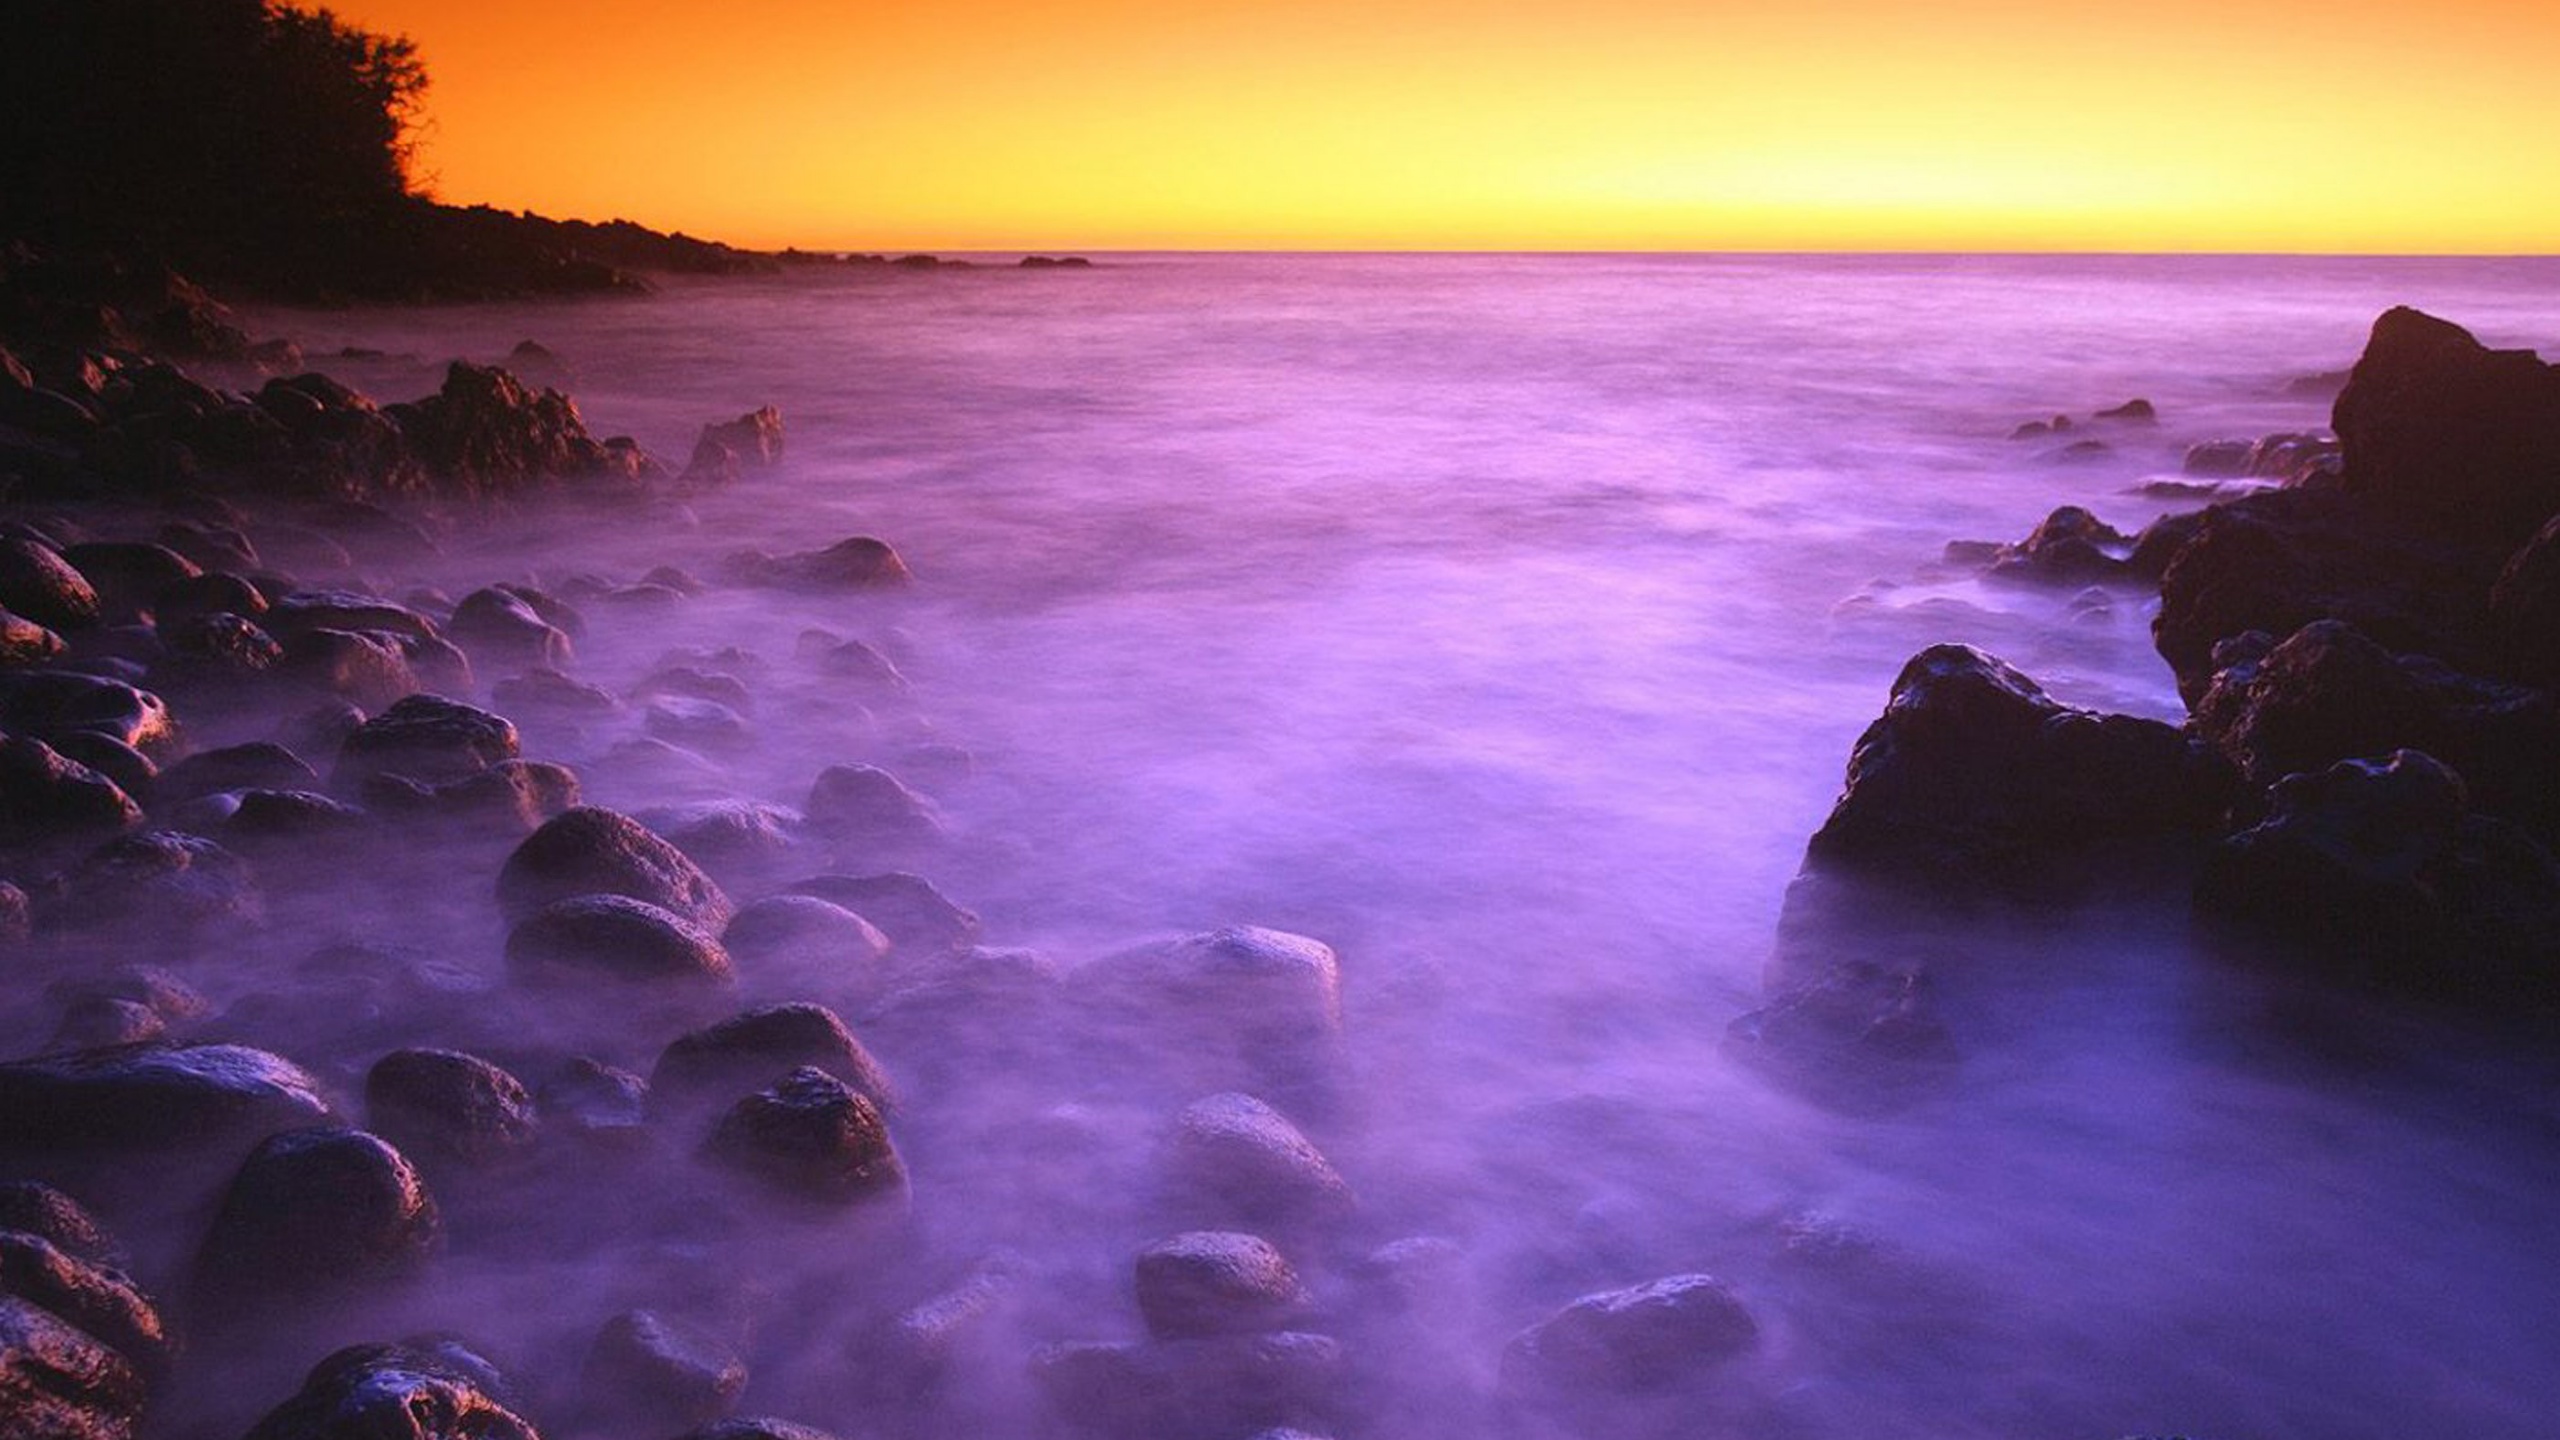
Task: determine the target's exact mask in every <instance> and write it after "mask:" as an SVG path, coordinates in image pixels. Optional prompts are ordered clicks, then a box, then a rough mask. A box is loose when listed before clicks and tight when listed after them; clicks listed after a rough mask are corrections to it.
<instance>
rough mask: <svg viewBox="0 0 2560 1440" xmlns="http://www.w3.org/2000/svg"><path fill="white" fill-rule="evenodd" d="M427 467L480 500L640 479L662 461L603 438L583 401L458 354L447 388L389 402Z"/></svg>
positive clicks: (451, 486)
mask: <svg viewBox="0 0 2560 1440" xmlns="http://www.w3.org/2000/svg"><path fill="white" fill-rule="evenodd" d="M384 413H386V414H387V415H389V416H390V417H391V418H392V419H393V420H394V421H395V422H397V423H398V425H399V426H400V431H401V434H402V435H403V437H405V438H406V440H407V442H408V444H409V446H410V447H411V448H412V449H413V450H414V451H415V453H416V454H417V456H418V458H419V460H420V462H421V463H422V464H423V465H424V466H425V468H426V470H427V472H428V473H429V474H430V475H432V476H435V477H437V478H438V479H439V480H440V481H441V482H442V484H443V486H444V487H445V488H447V489H449V490H451V491H454V492H456V493H458V494H460V495H463V496H465V497H469V498H475V499H489V498H498V497H502V496H506V495H511V494H516V493H520V492H523V491H525V490H528V489H531V488H534V487H536V486H540V485H545V484H552V483H557V482H562V481H570V480H619V481H625V482H629V481H637V480H642V479H646V478H648V477H650V476H651V475H654V474H656V473H658V472H657V469H656V464H655V462H654V461H651V460H650V459H649V458H648V457H647V456H646V455H643V454H641V453H640V452H639V451H638V450H637V449H632V448H616V447H614V446H612V445H609V444H606V443H604V442H600V441H598V440H597V439H596V438H595V436H594V435H592V434H590V433H589V432H588V430H587V422H586V420H585V419H584V418H583V417H582V416H580V415H579V414H578V406H577V402H575V401H573V400H571V399H570V398H569V397H568V396H566V395H563V394H561V393H560V392H559V391H557V390H541V391H536V390H531V389H528V388H527V387H526V386H525V385H524V383H523V382H521V381H519V380H517V379H516V377H514V376H513V375H510V374H508V373H507V372H506V371H504V370H501V369H498V368H497V367H495V366H481V365H473V364H470V363H468V362H466V361H461V360H456V361H454V362H453V364H452V365H451V367H449V368H448V369H447V370H446V371H445V379H444V387H443V388H442V389H440V390H438V391H437V392H436V393H435V394H433V395H430V396H428V397H426V398H425V399H423V400H415V401H410V402H408V403H406V404H402V405H392V406H388V407H385V411H384Z"/></svg>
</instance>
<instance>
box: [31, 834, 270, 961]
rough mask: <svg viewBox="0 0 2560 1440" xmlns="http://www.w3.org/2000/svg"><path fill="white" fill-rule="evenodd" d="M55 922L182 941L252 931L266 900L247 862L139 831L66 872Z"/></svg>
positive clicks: (215, 848)
mask: <svg viewBox="0 0 2560 1440" xmlns="http://www.w3.org/2000/svg"><path fill="white" fill-rule="evenodd" d="M53 915H54V919H55V922H56V923H57V924H60V925H63V926H66V927H71V928H78V929H102V930H111V931H122V932H128V933H134V934H151V935H165V936H171V937H181V936H188V935H197V934H202V933H207V932H212V931H219V930H237V929H245V928H249V927H253V926H255V925H256V924H258V923H259V922H260V921H261V920H263V919H264V918H265V915H266V902H265V900H264V898H263V897H262V896H261V895H260V893H259V890H258V884H257V879H256V876H255V875H254V874H252V873H251V871H250V868H249V863H248V862H247V861H245V860H243V859H241V858H240V857H239V856H238V855H236V854H233V853H232V852H231V851H230V850H228V849H225V848H224V847H223V846H221V845H219V844H216V843H215V842H213V841H211V840H208V839H206V838H205V837H203V836H201V835H188V834H183V833H181V832H179V831H175V830H146V831H143V832H141V833H139V834H133V835H125V836H121V837H119V838H117V839H114V840H110V841H108V842H107V843H106V844H104V845H102V846H100V847H98V848H97V849H96V850H94V851H92V852H91V853H90V854H89V856H88V858H86V859H84V860H82V861H81V862H80V863H79V864H78V865H76V866H74V867H72V869H71V871H70V873H69V876H68V877H67V882H66V888H65V894H64V897H63V899H62V900H61V901H60V902H58V904H57V905H56V906H55V907H54V910H53Z"/></svg>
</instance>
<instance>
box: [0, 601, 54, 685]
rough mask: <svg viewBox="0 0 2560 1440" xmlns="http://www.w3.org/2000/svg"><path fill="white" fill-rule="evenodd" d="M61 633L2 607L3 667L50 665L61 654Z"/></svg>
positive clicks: (0, 647) (0, 642) (0, 651)
mask: <svg viewBox="0 0 2560 1440" xmlns="http://www.w3.org/2000/svg"><path fill="white" fill-rule="evenodd" d="M62 649H63V646H62V637H61V636H59V635H56V634H54V633H53V632H52V631H51V630H48V629H46V628H45V627H43V626H42V625H39V624H37V623H36V622H34V621H33V620H30V619H28V618H27V617H26V616H24V615H20V614H18V613H17V612H15V611H13V610H9V609H7V608H5V607H0V669H9V670H21V669H33V668H36V667H39V666H44V665H50V664H52V663H53V662H54V661H56V660H58V659H60V658H61V657H62Z"/></svg>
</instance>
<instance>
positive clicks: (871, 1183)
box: [704, 1066, 907, 1208]
mask: <svg viewBox="0 0 2560 1440" xmlns="http://www.w3.org/2000/svg"><path fill="white" fill-rule="evenodd" d="M704 1153H705V1154H706V1155H708V1156H709V1157H710V1158H711V1159H712V1160H713V1161H714V1162H716V1163H718V1164H719V1165H721V1166H723V1167H724V1168H726V1169H728V1170H730V1171H732V1172H734V1173H737V1174H739V1175H743V1176H746V1177H748V1178H750V1179H752V1180H754V1181H756V1182H758V1183H759V1184H760V1185H762V1186H763V1187H764V1188H765V1189H766V1190H767V1191H768V1192H769V1193H772V1194H775V1195H778V1196H781V1197H785V1198H788V1199H792V1200H797V1201H802V1202H806V1203H810V1204H815V1205H819V1206H824V1207H829V1208H846V1207H851V1206H857V1205H869V1204H872V1203H875V1202H886V1203H890V1204H893V1205H895V1206H897V1207H899V1208H903V1207H904V1206H905V1203H906V1195H907V1172H906V1167H905V1165H904V1164H902V1163H901V1162H900V1161H899V1159H898V1152H897V1150H896V1148H895V1147H894V1146H892V1145H891V1144H890V1141H889V1127H888V1124H887V1122H885V1121H883V1120H882V1119H881V1118H880V1110H879V1107H878V1106H876V1105H873V1104H872V1103H871V1102H870V1101H869V1100H867V1099H865V1098H863V1096H862V1095H861V1093H860V1092H858V1091H855V1090H853V1089H852V1088H850V1087H848V1086H847V1085H846V1084H845V1083H844V1082H843V1081H841V1080H838V1079H837V1078H836V1077H834V1076H833V1075H830V1074H828V1073H827V1072H826V1071H824V1070H818V1069H814V1068H810V1067H805V1066H804V1067H802V1068H800V1069H798V1070H794V1071H792V1072H791V1073H790V1074H789V1075H788V1076H786V1077H784V1078H783V1080H782V1082H781V1083H780V1084H777V1085H775V1086H774V1087H773V1088H772V1089H770V1090H766V1091H763V1092H761V1093H758V1094H755V1095H750V1096H748V1097H747V1098H746V1099H744V1100H741V1101H739V1102H738V1103H737V1104H736V1105H735V1106H734V1107H732V1108H731V1109H730V1111H729V1113H728V1114H727V1115H726V1116H724V1117H722V1119H721V1121H720V1126H719V1128H718V1129H717V1130H715V1131H713V1132H712V1135H711V1139H710V1140H709V1141H708V1142H707V1144H706V1145H705V1147H704Z"/></svg>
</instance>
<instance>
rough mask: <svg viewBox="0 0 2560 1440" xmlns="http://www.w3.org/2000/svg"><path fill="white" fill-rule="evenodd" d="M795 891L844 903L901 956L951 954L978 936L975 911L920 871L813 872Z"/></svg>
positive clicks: (798, 884)
mask: <svg viewBox="0 0 2560 1440" xmlns="http://www.w3.org/2000/svg"><path fill="white" fill-rule="evenodd" d="M791 889H792V891H793V892H794V893H796V894H801V895H814V896H816V897H818V898H819V899H821V900H826V901H830V902H832V903H834V904H837V905H841V906H843V907H844V908H845V909H847V910H850V911H852V912H853V913H855V914H857V915H859V916H861V917H862V918H863V919H865V920H868V921H870V922H871V923H872V924H873V925H876V926H878V927H880V933H881V934H883V935H886V936H888V937H889V943H890V944H891V945H892V946H893V947H894V948H895V950H896V951H897V953H898V954H900V955H901V956H925V955H942V954H951V953H953V952H956V951H960V950H965V949H967V948H968V947H969V946H970V945H971V944H972V943H974V942H975V941H976V940H977V938H978V917H977V914H976V912H974V911H970V910H966V909H963V908H961V907H960V906H959V905H957V904H954V903H953V902H952V900H951V899H950V897H948V896H946V895H944V894H943V893H942V892H941V891H940V890H937V889H935V888H934V886H933V882H932V881H930V880H927V879H925V878H924V877H923V876H921V875H911V874H908V873H906V872H905V871H891V872H889V873H887V874H882V875H813V876H811V877H810V878H808V879H806V880H802V881H800V882H799V883H797V884H795V885H793V886H792V887H791Z"/></svg>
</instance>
